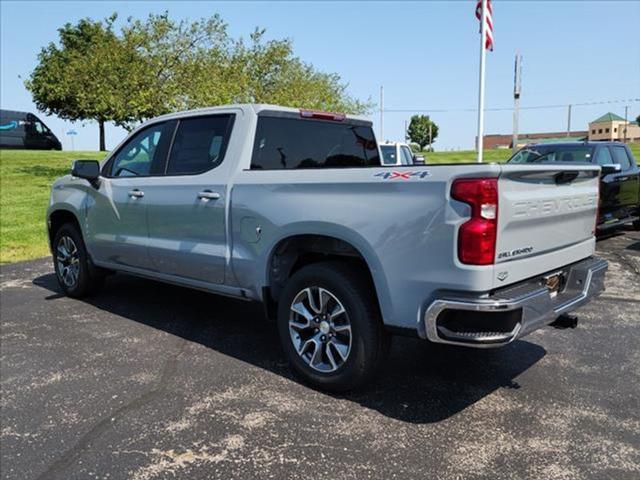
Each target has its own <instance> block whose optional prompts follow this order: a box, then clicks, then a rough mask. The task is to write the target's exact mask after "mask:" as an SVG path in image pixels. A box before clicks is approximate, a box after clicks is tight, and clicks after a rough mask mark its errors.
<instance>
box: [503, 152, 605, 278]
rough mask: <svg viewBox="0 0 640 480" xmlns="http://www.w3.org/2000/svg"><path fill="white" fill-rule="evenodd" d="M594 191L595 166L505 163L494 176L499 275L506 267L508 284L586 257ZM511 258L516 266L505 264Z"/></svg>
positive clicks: (591, 236) (589, 250)
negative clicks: (497, 196)
mask: <svg viewBox="0 0 640 480" xmlns="http://www.w3.org/2000/svg"><path fill="white" fill-rule="evenodd" d="M598 191H599V167H597V166H585V165H576V166H573V165H566V164H565V165H561V164H556V165H550V164H544V165H503V166H502V167H501V173H500V177H499V180H498V192H499V196H500V197H499V207H498V238H497V243H496V259H495V266H496V272H497V275H498V277H497V278H498V279H499V278H500V272H501V271H502V272H503V273H502V276H504V275H505V273H504V272H507V273H506V275H508V276H509V277H510V278H509V281H508V282H504V283H511V282H513V281H516V280H518V279H521V278H526V277H528V276H533V275H537V274H540V273H543V272H545V271H548V270H549V268H556V267H560V266H562V265H566V264H568V263H571V262H574V261H577V260H580V259H581V258H584V257H586V256H589V255H590V254H591V253H592V252H593V248H594V247H593V245H594V229H595V222H596V214H597V207H598ZM578 257H579V258H578ZM524 259H527V261H526V262H524V261H523V262H520V260H524ZM534 259H535V260H534ZM512 263H513V264H514V265H513V267H516V265H515V264H516V263H517V264H518V268H513V269H512V268H507V269H505V268H506V267H508V266H509V267H510V265H509V264H512ZM509 270H513V271H512V272H511V273H512V274H511V275H509Z"/></svg>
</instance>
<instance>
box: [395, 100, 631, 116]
mask: <svg viewBox="0 0 640 480" xmlns="http://www.w3.org/2000/svg"><path fill="white" fill-rule="evenodd" d="M633 102H640V98H629V99H626V100H602V101H598V102H582V103H572V104H571V105H573V106H574V107H583V106H588V105H605V104H612V103H633ZM552 108H567V104H566V103H564V104H557V105H532V106H528V107H520V110H542V109H552ZM512 110H513V107H495V108H485V111H486V112H507V111H512ZM384 111H385V113H419V112H425V113H445V112H477V111H478V109H477V108H385V109H384Z"/></svg>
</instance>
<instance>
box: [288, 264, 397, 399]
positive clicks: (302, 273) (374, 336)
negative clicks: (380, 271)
mask: <svg viewBox="0 0 640 480" xmlns="http://www.w3.org/2000/svg"><path fill="white" fill-rule="evenodd" d="M278 331H279V334H280V340H281V342H282V347H283V349H284V351H285V354H286V356H287V357H288V359H289V362H290V363H291V366H292V369H293V371H294V372H295V373H296V374H297V375H298V376H300V377H301V378H302V379H303V380H304V381H306V382H308V383H310V384H311V385H313V386H316V387H319V388H322V389H325V390H331V391H345V390H351V389H355V388H358V387H360V386H362V385H363V384H364V383H366V382H367V381H368V380H370V379H371V378H372V377H373V375H374V374H375V373H376V371H377V370H378V368H379V366H380V364H381V363H382V361H383V360H384V358H385V356H386V353H387V350H388V341H389V339H388V335H387V333H386V332H385V330H384V326H383V324H382V320H381V317H380V313H379V308H378V303H377V300H376V297H375V295H374V292H373V286H372V285H371V282H370V281H369V280H368V278H367V277H366V276H365V275H364V274H363V272H362V271H361V270H360V269H357V268H353V267H350V266H347V265H344V264H342V263H337V262H326V263H316V264H312V265H308V266H306V267H303V268H302V269H300V270H299V271H298V272H296V273H295V274H294V275H293V276H292V277H291V278H290V279H289V281H288V282H287V284H286V285H285V288H284V290H283V292H282V295H281V298H280V301H279V305H278Z"/></svg>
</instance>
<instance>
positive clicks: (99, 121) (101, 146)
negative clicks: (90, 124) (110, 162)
mask: <svg viewBox="0 0 640 480" xmlns="http://www.w3.org/2000/svg"><path fill="white" fill-rule="evenodd" d="M98 128H99V129H100V151H101V152H104V151H105V150H107V147H106V146H105V144H104V120H98Z"/></svg>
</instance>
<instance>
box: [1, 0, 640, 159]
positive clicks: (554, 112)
mask: <svg viewBox="0 0 640 480" xmlns="http://www.w3.org/2000/svg"><path fill="white" fill-rule="evenodd" d="M165 10H166V11H168V12H169V14H170V15H171V16H172V17H174V18H186V19H197V18H201V17H206V16H209V15H213V14H214V13H219V14H221V15H222V17H223V19H224V20H225V21H226V22H227V23H228V24H229V31H230V33H231V34H232V35H234V36H236V37H238V36H242V37H245V38H246V37H247V36H248V35H249V34H250V33H251V32H252V31H253V30H254V29H255V27H257V26H259V27H263V28H266V29H267V37H268V38H284V37H288V38H290V39H292V40H293V45H294V51H295V54H296V55H297V56H299V57H300V58H302V59H303V60H304V61H306V62H309V63H312V64H313V65H314V66H315V67H316V68H318V69H320V70H323V71H326V72H335V73H338V74H339V75H340V76H341V78H342V80H343V81H344V82H346V83H348V85H349V87H348V91H349V93H350V94H351V95H353V96H355V97H357V98H360V99H364V100H366V99H370V100H372V101H373V102H374V103H375V104H376V106H375V107H374V109H373V110H372V111H371V112H370V113H369V114H368V117H369V118H370V119H371V120H372V121H373V123H374V127H375V129H376V135H377V136H378V139H379V140H380V139H382V140H397V141H402V140H403V138H404V128H405V121H407V120H408V119H409V118H410V116H411V115H412V113H425V114H429V115H430V116H431V118H432V119H433V120H434V121H435V122H436V123H437V124H438V125H439V127H440V134H439V137H438V138H437V140H436V142H435V144H434V148H435V149H436V150H453V149H472V148H473V145H474V142H475V135H476V128H477V110H476V109H477V105H478V65H479V48H480V46H479V45H480V38H479V33H478V21H477V19H476V18H475V15H474V11H475V0H472V1H463V0H460V1H449V2H444V1H443V2H435V1H433V2H429V1H425V2H401V1H395V2H383V1H378V2H366V1H361V2H337V1H332V2H302V1H300V2H294V1H287V2H270V1H263V2H206V1H198V2H161V1H153V2H151V1H149V2H145V1H141V2H132V1H127V2H118V1H109V2H97V1H95V2H56V1H45V2H31V1H30V2H19V1H5V0H1V1H0V106H1V108H3V109H10V110H25V111H32V112H36V107H35V105H34V104H33V102H32V100H31V96H30V94H29V92H28V91H27V90H26V89H25V87H24V84H23V82H24V79H25V78H26V77H28V75H29V74H30V72H31V71H32V70H33V68H34V67H35V65H36V62H37V55H38V52H39V51H40V49H41V48H42V47H43V46H45V45H47V44H48V43H49V42H52V41H57V29H58V28H59V27H60V26H62V25H63V24H64V23H66V22H76V21H77V20H79V19H80V18H84V17H91V18H93V19H101V18H105V17H107V16H109V15H110V14H111V13H113V12H117V13H118V14H119V16H120V18H121V19H125V18H127V17H129V16H132V17H136V18H145V17H146V16H147V15H148V14H149V13H161V12H163V11H165ZM493 19H494V39H495V40H494V41H495V49H494V51H493V52H488V53H487V66H486V68H487V77H486V83H487V87H486V107H487V109H496V108H503V109H504V110H501V111H495V110H488V111H487V112H486V116H485V133H504V134H510V133H511V132H512V111H511V110H510V108H511V107H512V106H513V69H514V65H513V63H514V56H515V54H516V51H519V52H520V54H521V55H522V57H523V74H522V96H521V108H522V110H521V113H520V132H523V133H534V132H549V131H565V130H566V129H567V107H566V105H568V104H573V105H574V107H573V108H572V119H571V128H572V130H586V129H587V123H588V122H589V121H590V120H593V119H595V118H597V117H599V116H600V115H602V114H604V113H606V112H609V111H611V112H614V113H616V114H618V115H621V116H624V108H625V105H626V106H628V107H629V118H630V119H635V118H636V117H637V116H638V114H640V35H639V28H638V26H639V25H640V0H636V1H620V2H617V1H593V2H585V1H566V2H563V1H529V2H527V1H508V0H494V1H493ZM381 86H384V108H385V110H408V111H407V112H391V111H387V112H385V115H384V132H383V135H382V138H380V125H379V124H380V122H379V118H380V114H379V111H378V108H379V93H380V87H381ZM595 102H603V103H600V104H595V105H580V104H584V103H595ZM604 102H611V103H604ZM545 106H553V107H551V108H537V107H545ZM529 107H536V108H529ZM39 116H40V118H41V119H42V120H44V122H45V123H46V124H47V125H48V126H49V127H50V128H51V129H52V130H53V131H54V133H55V134H56V135H57V136H58V138H59V139H60V140H61V141H62V143H63V147H64V149H71V138H72V137H70V136H68V135H66V132H68V131H69V130H70V129H75V130H76V131H77V132H78V135H77V136H75V137H74V138H73V141H74V149H75V150H97V145H98V129H97V125H96V124H95V123H92V122H90V121H88V122H83V123H80V122H77V123H75V124H72V123H70V122H65V121H62V120H60V119H57V118H55V117H53V116H51V117H47V116H45V115H39ZM125 135H126V132H125V131H124V130H122V129H120V128H117V127H115V126H109V127H108V128H107V148H108V149H111V148H113V147H115V146H116V145H117V144H118V143H119V142H120V141H121V140H122V139H123V138H124V137H125Z"/></svg>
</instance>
